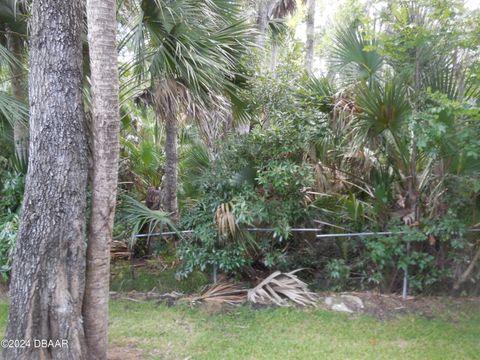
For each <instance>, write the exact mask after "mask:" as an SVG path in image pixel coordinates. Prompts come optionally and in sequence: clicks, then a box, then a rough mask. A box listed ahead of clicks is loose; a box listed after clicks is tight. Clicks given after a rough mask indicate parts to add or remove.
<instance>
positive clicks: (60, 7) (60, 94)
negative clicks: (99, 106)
mask: <svg viewBox="0 0 480 360" xmlns="http://www.w3.org/2000/svg"><path fill="white" fill-rule="evenodd" d="M82 3H83V1H82V0H72V1H61V0H36V1H34V2H33V5H32V15H31V27H30V29H31V39H30V46H31V49H30V78H29V97H30V117H31V119H30V120H31V121H30V131H31V139H32V141H31V143H30V149H29V150H30V156H29V166H28V173H27V178H26V186H25V197H24V201H23V212H22V217H21V226H20V230H19V233H18V237H17V247H16V250H15V255H14V262H13V269H12V278H11V283H10V300H11V301H10V312H9V319H8V325H7V331H6V337H5V338H6V339H19V340H20V339H25V340H30V341H31V343H30V346H25V347H7V348H5V349H4V354H3V355H4V357H3V358H4V359H6V360H23V359H47V360H48V359H85V341H84V331H83V324H82V313H81V311H82V299H83V289H84V274H85V271H84V270H85V247H84V241H85V211H86V182H87V161H86V158H87V147H86V146H87V145H86V136H85V119H84V114H83V86H82V78H83V77H82V10H83V6H82ZM34 339H38V340H40V339H45V340H54V341H55V340H65V341H68V345H65V344H64V346H60V347H54V348H52V347H50V348H46V347H35V346H34V345H35V344H34Z"/></svg>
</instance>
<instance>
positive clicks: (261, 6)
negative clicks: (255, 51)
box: [257, 0, 270, 51]
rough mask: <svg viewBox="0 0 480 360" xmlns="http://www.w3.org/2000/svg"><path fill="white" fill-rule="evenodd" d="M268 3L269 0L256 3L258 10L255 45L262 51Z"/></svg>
mask: <svg viewBox="0 0 480 360" xmlns="http://www.w3.org/2000/svg"><path fill="white" fill-rule="evenodd" d="M269 4H270V1H269V0H259V1H258V9H257V30H258V35H257V45H258V46H259V47H260V48H261V49H262V50H261V51H263V47H264V46H265V36H266V32H267V26H268V7H269Z"/></svg>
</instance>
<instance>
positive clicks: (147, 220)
mask: <svg viewBox="0 0 480 360" xmlns="http://www.w3.org/2000/svg"><path fill="white" fill-rule="evenodd" d="M120 213H121V219H122V221H123V222H124V223H125V224H126V225H127V226H128V227H129V228H130V229H131V234H130V235H131V236H130V248H132V247H133V245H134V244H135V241H136V237H135V235H137V234H138V233H139V232H140V230H141V229H142V228H143V227H144V226H145V225H148V229H149V233H153V232H154V231H155V229H157V228H159V227H162V226H169V227H170V228H172V229H173V230H174V231H176V229H175V227H174V226H173V224H172V222H171V220H170V217H169V214H168V213H166V212H165V211H162V210H151V209H149V208H148V207H147V206H145V205H144V204H142V203H141V202H139V201H138V200H135V199H134V198H132V197H130V196H128V195H123V196H122V201H121V207H120Z"/></svg>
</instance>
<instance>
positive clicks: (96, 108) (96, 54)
mask: <svg viewBox="0 0 480 360" xmlns="http://www.w3.org/2000/svg"><path fill="white" fill-rule="evenodd" d="M115 8H116V2H115V0H87V20H88V43H89V52H90V73H91V85H92V105H93V106H92V115H93V121H92V129H93V177H92V206H91V220H90V228H89V238H88V245H87V270H86V283H85V296H84V303H83V316H84V329H85V338H86V342H87V355H88V359H92V360H93V359H101V360H105V359H107V346H108V338H107V330H108V297H109V278H110V242H111V240H112V228H113V220H114V214H115V203H116V195H117V177H118V157H119V132H120V118H119V103H118V88H119V85H118V70H117V63H118V62H117V48H116V43H115V38H116V25H117V23H116V13H115Z"/></svg>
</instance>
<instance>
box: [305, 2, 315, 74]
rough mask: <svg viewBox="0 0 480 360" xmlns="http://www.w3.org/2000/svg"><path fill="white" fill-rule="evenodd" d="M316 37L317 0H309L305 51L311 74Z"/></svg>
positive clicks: (307, 66) (306, 66) (306, 65)
mask: <svg viewBox="0 0 480 360" xmlns="http://www.w3.org/2000/svg"><path fill="white" fill-rule="evenodd" d="M314 39H315V0H307V43H306V46H305V47H306V53H305V69H306V70H307V72H308V73H309V74H310V75H311V74H312V64H313V54H314Z"/></svg>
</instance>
